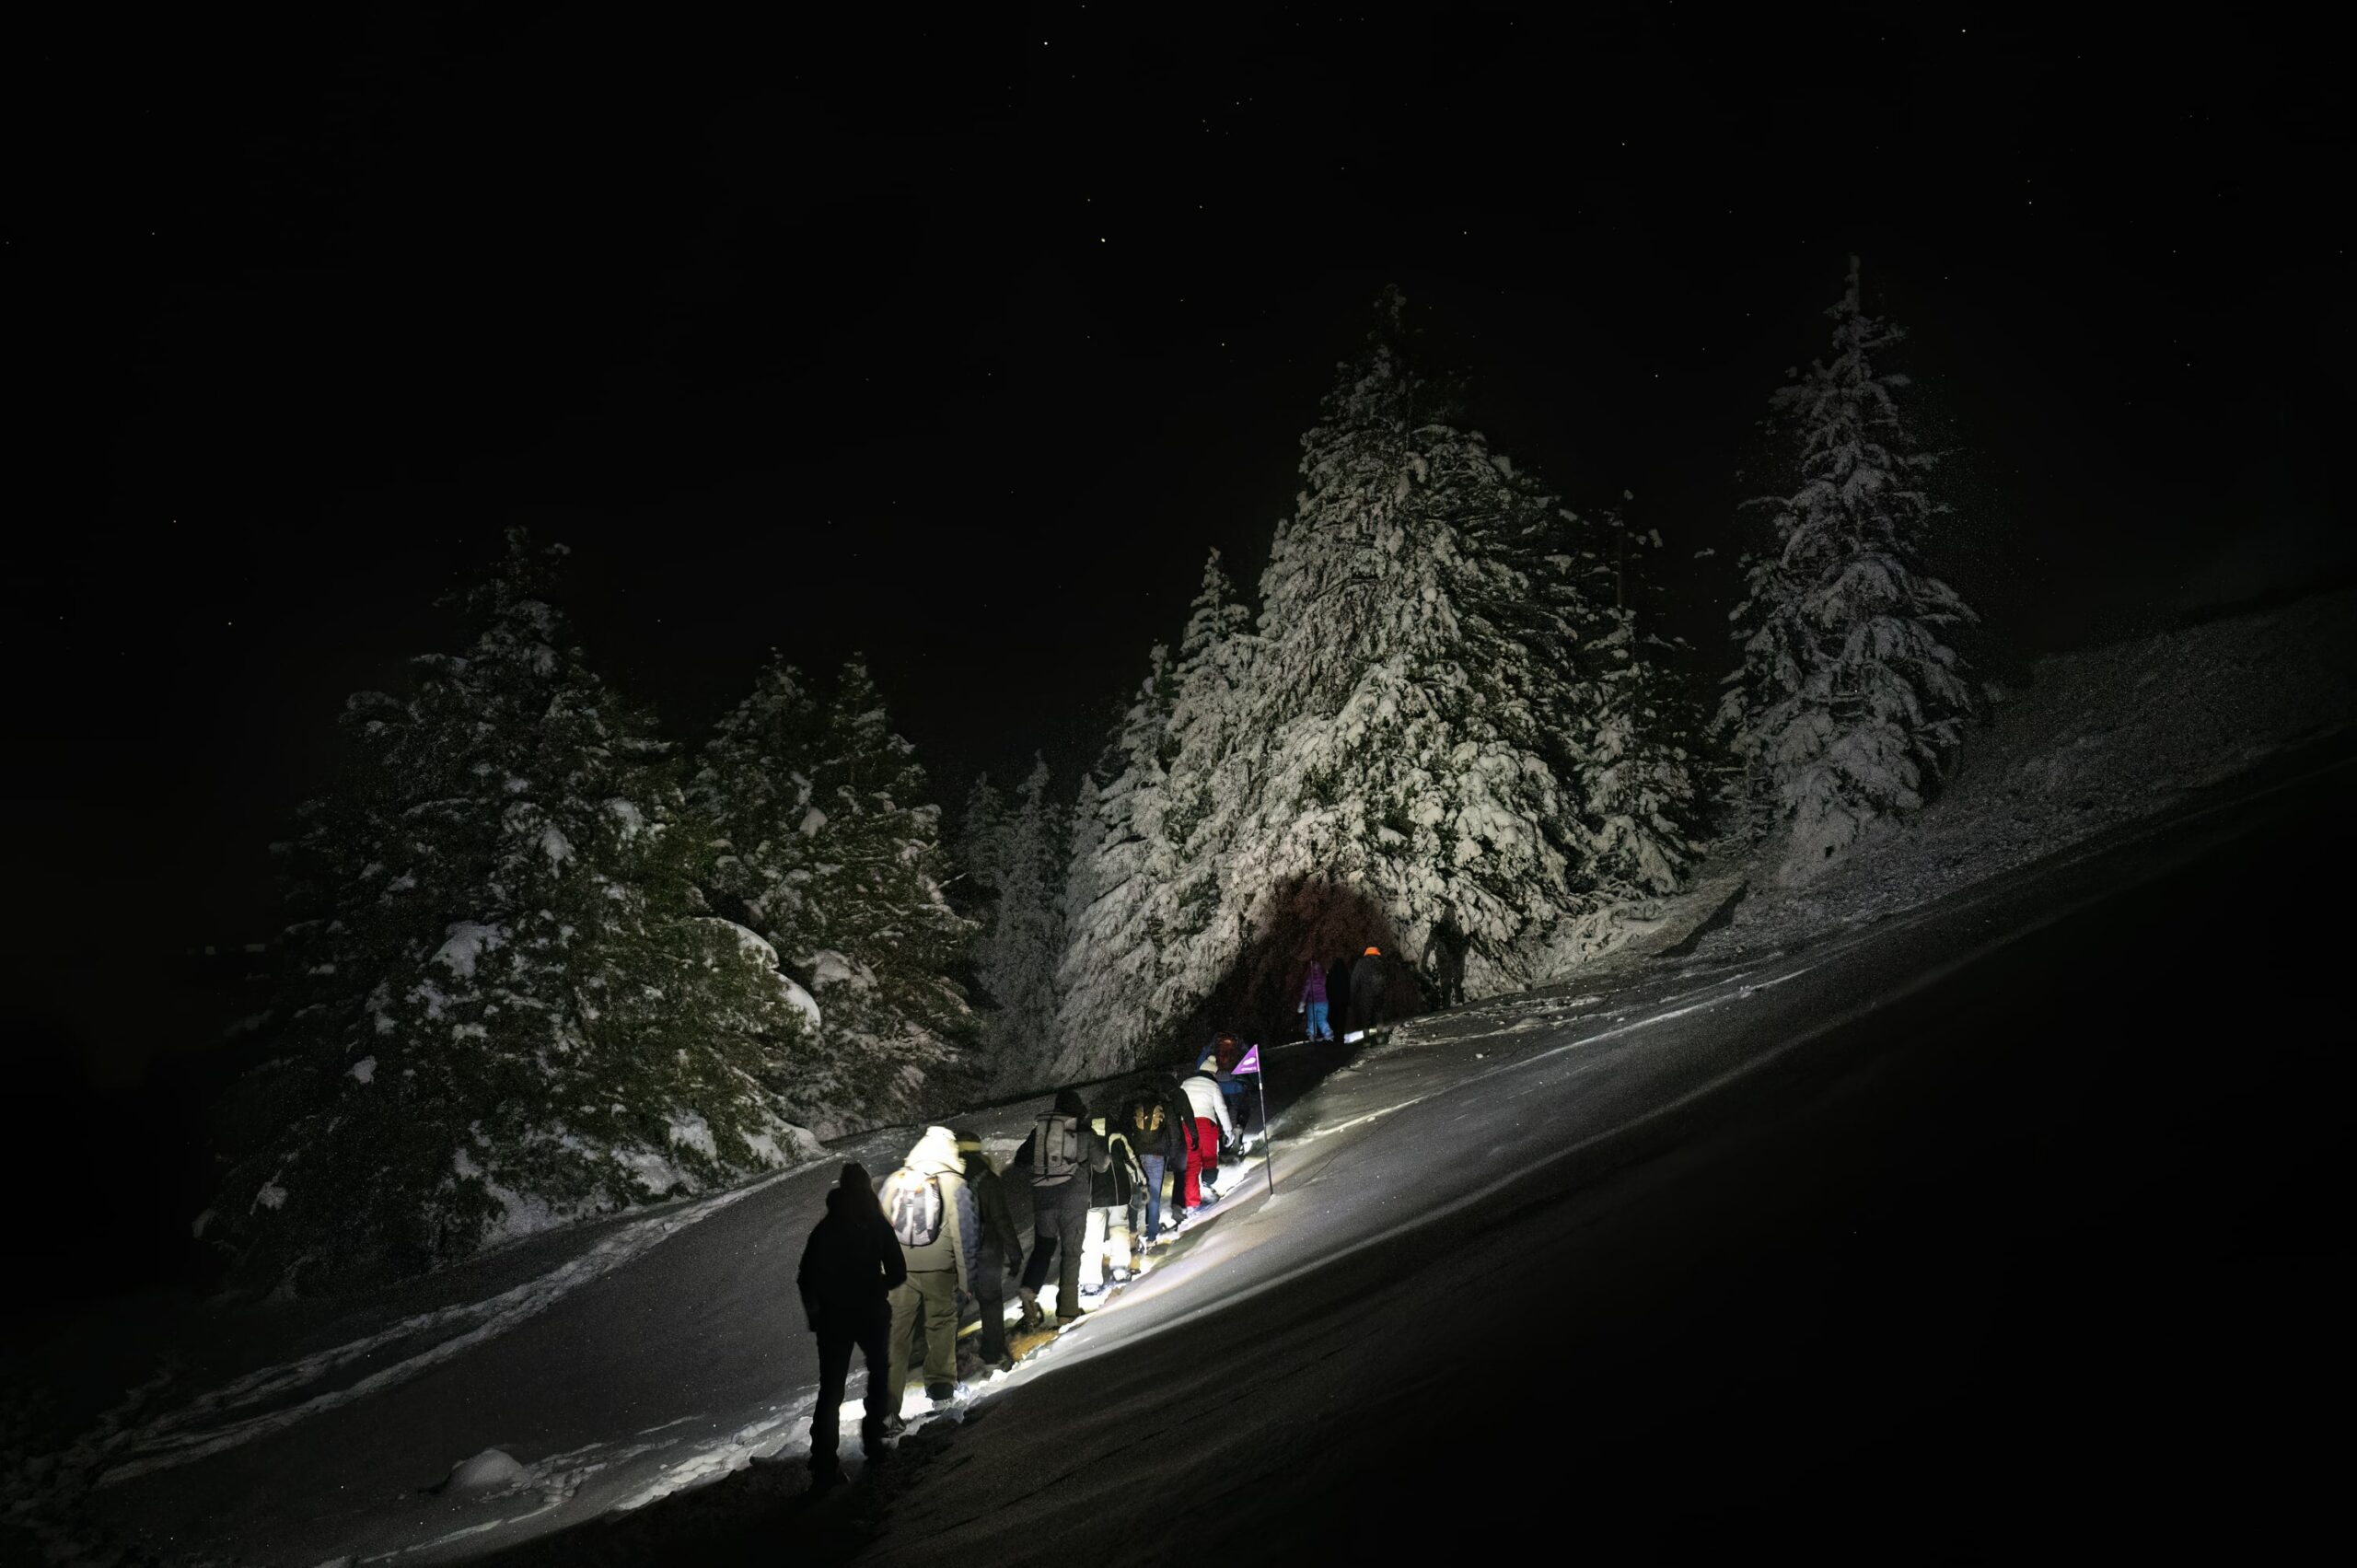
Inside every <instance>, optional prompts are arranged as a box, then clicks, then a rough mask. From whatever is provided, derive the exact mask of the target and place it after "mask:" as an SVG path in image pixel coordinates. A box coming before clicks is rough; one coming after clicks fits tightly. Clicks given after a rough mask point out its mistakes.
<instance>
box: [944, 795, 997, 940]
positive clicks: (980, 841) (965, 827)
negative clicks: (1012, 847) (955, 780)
mask: <svg viewBox="0 0 2357 1568" xmlns="http://www.w3.org/2000/svg"><path fill="white" fill-rule="evenodd" d="M1006 827H1007V801H1006V794H1005V792H1004V790H1002V789H1000V788H999V787H998V785H996V784H993V783H991V776H990V774H988V773H983V774H981V775H980V776H979V777H977V778H976V779H975V780H974V787H973V788H971V789H970V790H968V791H967V792H966V809H965V810H964V811H963V812H962V813H960V814H959V816H958V841H957V842H956V844H955V845H954V846H953V849H954V852H955V854H956V858H957V861H958V868H959V869H960V870H961V871H962V872H963V873H964V874H965V881H966V888H967V889H968V891H967V893H966V895H965V897H966V898H967V900H969V901H970V903H971V904H972V906H973V908H974V911H975V914H976V918H977V919H979V920H981V922H982V923H984V924H985V925H987V924H988V923H989V921H990V912H991V911H992V909H993V908H994V907H995V906H996V904H997V901H998V889H999V881H1000V874H1001V872H1002V870H1003V869H1004V865H1005V864H1006Z"/></svg>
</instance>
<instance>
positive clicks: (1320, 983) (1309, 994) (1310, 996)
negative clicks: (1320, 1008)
mask: <svg viewBox="0 0 2357 1568" xmlns="http://www.w3.org/2000/svg"><path fill="white" fill-rule="evenodd" d="M1325 1000H1326V971H1325V970H1323V969H1322V968H1320V967H1319V966H1318V965H1317V964H1314V963H1313V964H1311V965H1310V966H1309V978H1308V979H1307V980H1305V981H1302V982H1301V1001H1302V1005H1304V1006H1315V1005H1318V1004H1319V1003H1322V1002H1324V1001H1325Z"/></svg>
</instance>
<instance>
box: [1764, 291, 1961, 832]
mask: <svg viewBox="0 0 2357 1568" xmlns="http://www.w3.org/2000/svg"><path fill="white" fill-rule="evenodd" d="M1826 315H1827V316H1828V317H1829V318H1830V319H1832V321H1833V343H1832V350H1831V353H1830V354H1829V355H1828V356H1827V357H1825V358H1823V359H1818V360H1815V361H1812V362H1811V363H1810V365H1809V367H1808V369H1807V371H1806V372H1805V373H1802V372H1794V376H1795V377H1796V379H1795V380H1794V383H1793V384H1792V385H1790V386H1787V387H1784V388H1782V389H1780V390H1779V391H1777V392H1776V393H1775V395H1774V396H1773V397H1772V398H1771V400H1770V408H1771V421H1770V424H1771V430H1772V431H1774V432H1775V433H1776V434H1777V435H1778V436H1782V437H1786V438H1789V440H1790V441H1791V442H1792V444H1793V447H1794V467H1795V469H1796V470H1797V474H1796V478H1797V483H1796V486H1795V488H1794V490H1793V491H1792V492H1791V493H1790V494H1785V495H1781V496H1769V497H1763V498H1761V499H1760V500H1759V501H1756V502H1754V503H1752V504H1753V505H1759V506H1763V507H1767V508H1770V509H1771V535H1772V539H1771V547H1770V548H1768V549H1767V550H1765V551H1763V552H1760V553H1759V555H1757V556H1756V557H1754V558H1752V559H1750V560H1749V561H1748V562H1747V574H1746V581H1745V598H1744V601H1743V602H1742V603H1741V604H1739V605H1738V606H1736V610H1734V612H1733V614H1732V615H1731V616H1730V619H1731V620H1733V621H1735V622H1736V638H1737V641H1738V642H1739V643H1740V645H1741V647H1742V650H1743V660H1742V664H1741V667H1740V668H1737V669H1736V672H1735V673H1734V674H1733V675H1731V676H1730V677H1728V690H1727V691H1726V694H1725V697H1724V701H1723V702H1722V703H1721V704H1720V707H1719V712H1718V719H1717V723H1718V725H1719V726H1720V728H1721V730H1722V731H1723V732H1724V734H1725V735H1726V736H1727V737H1728V738H1729V744H1730V748H1731V749H1732V750H1733V751H1734V753H1735V755H1736V757H1737V758H1738V759H1739V760H1740V761H1741V762H1742V763H1743V764H1744V768H1745V793H1746V797H1747V801H1748V803H1749V805H1750V807H1751V809H1752V813H1753V820H1754V823H1755V825H1756V826H1758V827H1760V828H1766V827H1769V826H1773V825H1777V824H1789V825H1790V827H1791V830H1792V835H1793V836H1792V840H1791V842H1790V845H1789V854H1788V858H1787V862H1786V864H1787V866H1788V867H1790V868H1791V869H1794V870H1795V871H1803V870H1805V869H1806V868H1808V867H1811V866H1814V865H1819V864H1821V863H1822V862H1823V861H1825V860H1827V859H1829V858H1830V857H1831V856H1832V855H1834V854H1836V853H1838V852H1839V851H1840V850H1841V849H1842V848H1844V847H1845V846H1847V845H1848V844H1849V843H1850V842H1852V841H1853V840H1854V839H1855V838H1856V837H1857V836H1858V835H1859V834H1860V833H1861V832H1863V831H1864V830H1865V829H1866V828H1867V826H1868V825H1870V824H1871V823H1873V822H1875V821H1876V820H1877V819H1882V818H1886V817H1888V816H1890V815H1892V814H1894V813H1896V812H1899V811H1903V810H1908V809H1911V808H1912V807H1916V806H1919V805H1921V804H1922V801H1923V799H1924V796H1925V795H1926V793H1927V791H1928V789H1929V787H1930V786H1931V784H1933V783H1934V782H1936V781H1937V779H1938V778H1939V777H1940V775H1941V773H1942V772H1943V771H1944V770H1945V766H1946V764H1947V761H1948V759H1949V758H1950V757H1951V756H1952V755H1953V753H1954V751H1955V749H1956V746H1957V745H1958V743H1959V742H1960V740H1961V739H1962V736H1963V728H1964V724H1965V721H1966V720H1967V719H1968V718H1969V717H1970V716H1971V714H1972V711H1973V702H1972V694H1971V691H1970V689H1969V688H1968V685H1967V684H1966V681H1965V679H1964V674H1963V661H1962V659H1961V658H1959V657H1958V656H1957V654H1956V650H1955V649H1954V648H1952V647H1950V646H1949V645H1947V644H1946V643H1945V642H1944V641H1943V640H1942V630H1941V629H1942V628H1944V627H1947V626H1953V625H1956V624H1957V623H1959V622H1963V621H1971V620H1973V619H1975V617H1974V616H1973V613H1972V611H1971V610H1970V609H1968V607H1967V606H1966V604H1965V602H1964V600H1963V599H1962V598H1959V597H1958V596H1957V594H1956V591H1955V590H1954V589H1953V588H1951V587H1948V585H1947V584H1945V583H1944V582H1942V581H1940V580H1939V579H1938V578H1936V577H1933V576H1932V575H1929V574H1927V573H1926V572H1924V571H1923V569H1922V565H1921V557H1920V551H1921V547H1922V534H1923V532H1924V529H1925V526H1926V525H1927V524H1928V523H1929V522H1930V520H1931V519H1932V518H1933V517H1935V516H1938V515H1940V514H1942V513H1944V512H1945V511H1946V510H1947V509H1948V508H1947V507H1946V506H1945V505H1942V504H1940V503H1938V502H1935V501H1934V500H1933V498H1932V497H1931V495H1930V494H1928V493H1927V492H1926V490H1925V489H1924V488H1923V486H1924V482H1925V478H1926V475H1927V474H1928V471H1929V470H1931V468H1932V467H1933V460H1934V459H1933V454H1931V453H1929V452H1926V451H1924V450H1922V447H1920V446H1919V445H1918V444H1917V442H1916V441H1915V439H1914V437H1913V436H1912V434H1911V433H1910V430H1909V428H1908V426H1907V423H1906V421H1905V420H1904V418H1903V417H1902V415H1901V413H1900V410H1899V405H1898V397H1897V394H1898V392H1899V391H1900V390H1901V389H1904V388H1905V387H1906V386H1907V385H1908V378H1907V377H1905V376H1901V375H1895V374H1892V373H1890V372H1888V371H1883V372H1879V373H1877V371H1876V370H1875V360H1876V359H1877V358H1878V357H1879V356H1881V355H1882V354H1885V353H1886V352H1887V350H1890V349H1892V348H1895V347H1896V346H1897V345H1898V343H1901V342H1902V341H1904V337H1905V333H1904V332H1903V331H1901V330H1900V329H1899V328H1898V327H1897V326H1894V325H1892V324H1891V323H1889V322H1888V321H1886V320H1884V319H1880V318H1878V317H1875V316H1872V315H1869V314H1868V313H1867V312H1866V309H1865V308H1864V304H1863V302H1862V300H1861V298H1860V292H1859V282H1858V259H1857V258H1856V257H1854V256H1852V258H1851V259H1850V272H1849V278H1848V282H1847V284H1846V286H1845V287H1844V289H1843V291H1842V295H1841V297H1840V300H1839V301H1838V302H1836V303H1835V304H1834V305H1833V306H1832V307H1831V308H1829V309H1828V310H1827V311H1826Z"/></svg>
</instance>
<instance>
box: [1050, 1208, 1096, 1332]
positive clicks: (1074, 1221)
mask: <svg viewBox="0 0 2357 1568" xmlns="http://www.w3.org/2000/svg"><path fill="white" fill-rule="evenodd" d="M1068 1185H1069V1186H1070V1188H1071V1190H1072V1194H1073V1195H1072V1196H1071V1197H1069V1198H1067V1199H1066V1200H1065V1201H1064V1207H1063V1213H1062V1216H1061V1219H1062V1225H1060V1226H1059V1227H1058V1235H1057V1237H1056V1241H1057V1244H1058V1246H1059V1247H1061V1248H1062V1251H1063V1270H1062V1272H1061V1273H1060V1274H1059V1275H1058V1276H1057V1278H1056V1319H1057V1321H1059V1322H1063V1323H1069V1322H1071V1321H1072V1320H1073V1319H1074V1318H1077V1317H1079V1316H1080V1260H1081V1257H1082V1255H1083V1254H1084V1253H1086V1251H1087V1239H1086V1237H1087V1231H1088V1193H1087V1191H1086V1189H1084V1188H1083V1187H1082V1186H1081V1184H1080V1180H1079V1179H1078V1178H1074V1179H1073V1180H1072V1181H1071V1182H1070V1183H1068Z"/></svg>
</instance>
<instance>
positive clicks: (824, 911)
mask: <svg viewBox="0 0 2357 1568" xmlns="http://www.w3.org/2000/svg"><path fill="white" fill-rule="evenodd" d="M810 776H811V794H810V809H809V811H808V812H807V813H806V814H805V818H804V821H803V823H802V826H801V828H800V830H799V831H800V835H801V836H802V837H803V838H804V840H805V842H806V844H807V851H806V854H807V860H806V863H805V864H806V865H807V872H808V877H807V881H806V882H804V883H803V885H802V892H803V899H802V907H801V909H800V911H799V912H798V913H797V916H796V918H795V922H794V932H793V936H794V946H793V947H790V948H789V949H788V951H789V956H790V957H791V958H792V959H793V960H794V961H795V963H797V964H806V965H807V966H808V972H809V973H810V975H811V977H812V982H813V986H814V988H815V990H816V991H817V993H818V998H819V1007H820V1009H821V1010H822V1011H823V1013H824V1015H825V1018H826V1024H825V1028H824V1030H823V1036H824V1039H825V1041H826V1044H827V1047H828V1050H829V1051H830V1053H831V1054H833V1055H834V1056H835V1058H836V1060H837V1062H838V1064H839V1067H840V1071H841V1072H842V1075H843V1079H844V1084H845V1087H846V1088H847V1089H849V1090H851V1091H852V1093H851V1097H850V1099H849V1101H848V1103H849V1105H850V1106H851V1107H852V1108H853V1109H855V1110H856V1111H857V1113H858V1114H859V1115H860V1117H861V1119H862V1120H872V1119H874V1118H875V1117H877V1115H879V1114H881V1113H885V1112H893V1113H897V1114H899V1115H901V1116H912V1115H917V1114H927V1113H940V1112H946V1110H947V1109H950V1108H951V1107H953V1106H954V1105H957V1104H958V1103H961V1097H962V1096H963V1095H964V1094H965V1093H966V1092H967V1091H968V1090H970V1088H972V1087H973V1086H974V1085H975V1082H976V1068H977V1064H976V1063H974V1062H973V1061H972V1060H971V1059H970V1056H971V1048H972V1046H973V1044H974V1040H975V1034H976V1029H977V1024H976V1020H975V1018H974V1015H973V1012H972V1010H971V1008H970V1007H969V1006H968V1005H967V1002H966V994H965V992H964V991H963V989H962V988H960V987H959V986H958V983H957V981H955V980H954V979H952V978H951V971H952V970H954V969H955V968H956V967H957V966H958V964H959V963H960V962H961V961H962V960H963V957H964V952H965V949H966V947H967V946H968V944H969V943H970V942H971V941H972V939H973V936H974V935H975V933H974V929H973V927H972V925H971V924H970V923H969V922H967V921H966V920H964V919H962V918H960V917H959V916H958V914H957V912H955V911H953V910H952V909H951V908H950V907H949V902H948V900H947V899H946V898H945V897H944V896H943V893H942V884H943V882H944V881H945V880H946V877H947V876H948V865H947V855H946V852H945V851H944V850H943V848H942V843H941V812H940V808H939V807H936V806H935V805H933V804H932V803H931V802H930V801H929V800H928V799H927V798H926V796H927V795H928V793H929V792H928V790H927V786H926V784H925V776H924V770H923V768H922V767H920V766H919V765H918V764H917V761H916V755H915V748H914V747H912V746H911V745H910V744H909V742H908V741H907V740H905V739H903V738H901V737H900V735H899V734H897V733H895V732H894V730H893V728H892V725H891V719H890V716H889V715H888V714H887V713H886V711H885V707H884V700H883V696H882V694H881V693H880V692H879V691H877V688H876V682H875V680H874V679H872V678H871V677H870V676H869V674H868V671H867V666H866V664H865V661H864V660H862V659H860V658H856V657H854V658H853V659H852V660H851V661H850V662H848V663H847V664H845V665H844V666H843V668H842V674H841V675H840V676H839V677H838V678H837V679H836V682H835V690H834V693H833V696H832V699H831V701H830V703H828V705H827V710H826V722H825V725H824V726H823V727H822V729H821V731H820V733H819V744H818V749H817V753H816V755H815V757H814V759H813V761H812V766H811V775H810Z"/></svg>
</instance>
